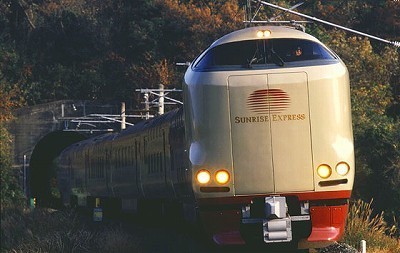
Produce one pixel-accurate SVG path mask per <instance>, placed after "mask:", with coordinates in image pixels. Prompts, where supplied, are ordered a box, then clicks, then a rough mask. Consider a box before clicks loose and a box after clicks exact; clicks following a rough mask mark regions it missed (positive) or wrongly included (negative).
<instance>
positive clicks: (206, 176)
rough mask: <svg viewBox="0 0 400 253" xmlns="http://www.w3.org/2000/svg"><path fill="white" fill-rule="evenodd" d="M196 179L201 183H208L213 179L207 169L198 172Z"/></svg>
mask: <svg viewBox="0 0 400 253" xmlns="http://www.w3.org/2000/svg"><path fill="white" fill-rule="evenodd" d="M196 180H197V182H199V183H200V184H207V183H208V182H210V180H211V174H210V172H208V171H207V170H200V171H199V172H197V174H196Z"/></svg>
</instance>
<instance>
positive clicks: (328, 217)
mask: <svg viewBox="0 0 400 253" xmlns="http://www.w3.org/2000/svg"><path fill="white" fill-rule="evenodd" d="M347 211H348V205H342V206H314V207H311V208H310V213H311V222H312V231H311V235H310V236H309V237H308V239H307V240H308V241H310V242H316V241H337V240H339V239H340V238H341V237H342V235H343V233H344V228H345V225H346V217H347Z"/></svg>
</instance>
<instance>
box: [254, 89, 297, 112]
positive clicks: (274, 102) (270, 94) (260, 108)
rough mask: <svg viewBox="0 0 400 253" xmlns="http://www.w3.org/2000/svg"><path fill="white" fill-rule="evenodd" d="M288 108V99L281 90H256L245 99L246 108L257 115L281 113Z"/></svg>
mask: <svg viewBox="0 0 400 253" xmlns="http://www.w3.org/2000/svg"><path fill="white" fill-rule="evenodd" d="M289 106H290V97H289V95H288V94H287V93H286V92H285V91H283V90H281V89H263V90H256V91H254V92H253V93H251V94H250V96H249V97H248V98H247V107H248V108H249V110H251V111H252V112H255V113H257V114H269V113H281V112H283V111H284V110H286V109H287V108H289Z"/></svg>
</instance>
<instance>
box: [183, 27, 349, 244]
mask: <svg viewBox="0 0 400 253" xmlns="http://www.w3.org/2000/svg"><path fill="white" fill-rule="evenodd" d="M184 82H185V84H184V90H185V117H186V119H187V120H186V128H187V139H188V150H189V158H190V161H191V165H192V172H193V179H192V180H193V190H194V194H195V197H196V201H197V204H198V210H199V214H200V218H201V220H202V222H203V223H204V226H205V228H206V230H207V231H208V232H209V233H210V235H212V238H213V240H214V241H215V242H216V243H218V244H220V245H229V244H245V243H249V244H251V243H256V244H257V243H261V244H263V245H276V244H278V245H279V246H284V245H289V246H294V247H299V248H308V247H319V246H324V245H326V244H329V243H331V242H333V241H336V240H338V239H339V238H340V237H341V235H342V234H343V232H344V227H345V221H346V215H347V210H348V200H349V198H350V195H351V190H352V186H353V180H354V151H353V136H352V124H351V109H350V89H349V77H348V72H347V69H346V67H345V65H344V64H343V62H342V61H341V60H340V59H339V58H338V56H337V55H336V54H335V53H333V52H332V51H331V50H329V49H328V48H326V47H325V46H324V45H323V44H322V43H321V42H319V41H318V40H317V39H316V38H314V37H312V36H310V35H308V34H306V33H303V32H301V31H298V30H295V29H292V28H289V27H278V26H275V27H274V26H272V27H269V26H268V27H267V26H266V27H252V28H247V29H243V30H240V31H236V32H233V33H231V34H228V35H226V36H224V37H222V38H221V39H219V40H217V41H216V42H214V43H213V44H212V45H211V46H210V47H209V48H208V49H206V50H205V51H204V52H203V53H202V54H201V55H200V56H199V57H198V58H197V59H196V60H195V61H194V62H193V63H192V64H191V66H190V67H189V69H188V70H187V72H186V74H185V80H184Z"/></svg>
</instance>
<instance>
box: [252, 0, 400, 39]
mask: <svg viewBox="0 0 400 253" xmlns="http://www.w3.org/2000/svg"><path fill="white" fill-rule="evenodd" d="M253 2H255V3H261V4H263V5H266V6H270V7H272V8H275V9H279V10H283V11H286V12H289V13H291V14H294V15H297V16H300V17H303V18H306V19H310V20H312V21H315V22H319V23H322V24H326V25H330V26H333V27H336V28H339V29H342V30H345V31H348V32H352V33H355V34H358V35H362V36H365V37H368V38H371V39H375V40H378V41H381V42H384V43H388V44H391V45H393V46H396V47H400V42H399V41H390V40H386V39H382V38H380V37H377V36H374V35H371V34H367V33H364V32H360V31H357V30H354V29H351V28H347V27H344V26H341V25H337V24H334V23H331V22H328V21H325V20H322V19H319V18H316V17H313V16H309V15H306V14H303V13H299V12H296V11H293V10H290V9H287V8H284V7H281V6H279V5H275V4H271V3H268V2H265V1H261V0H253Z"/></svg>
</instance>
